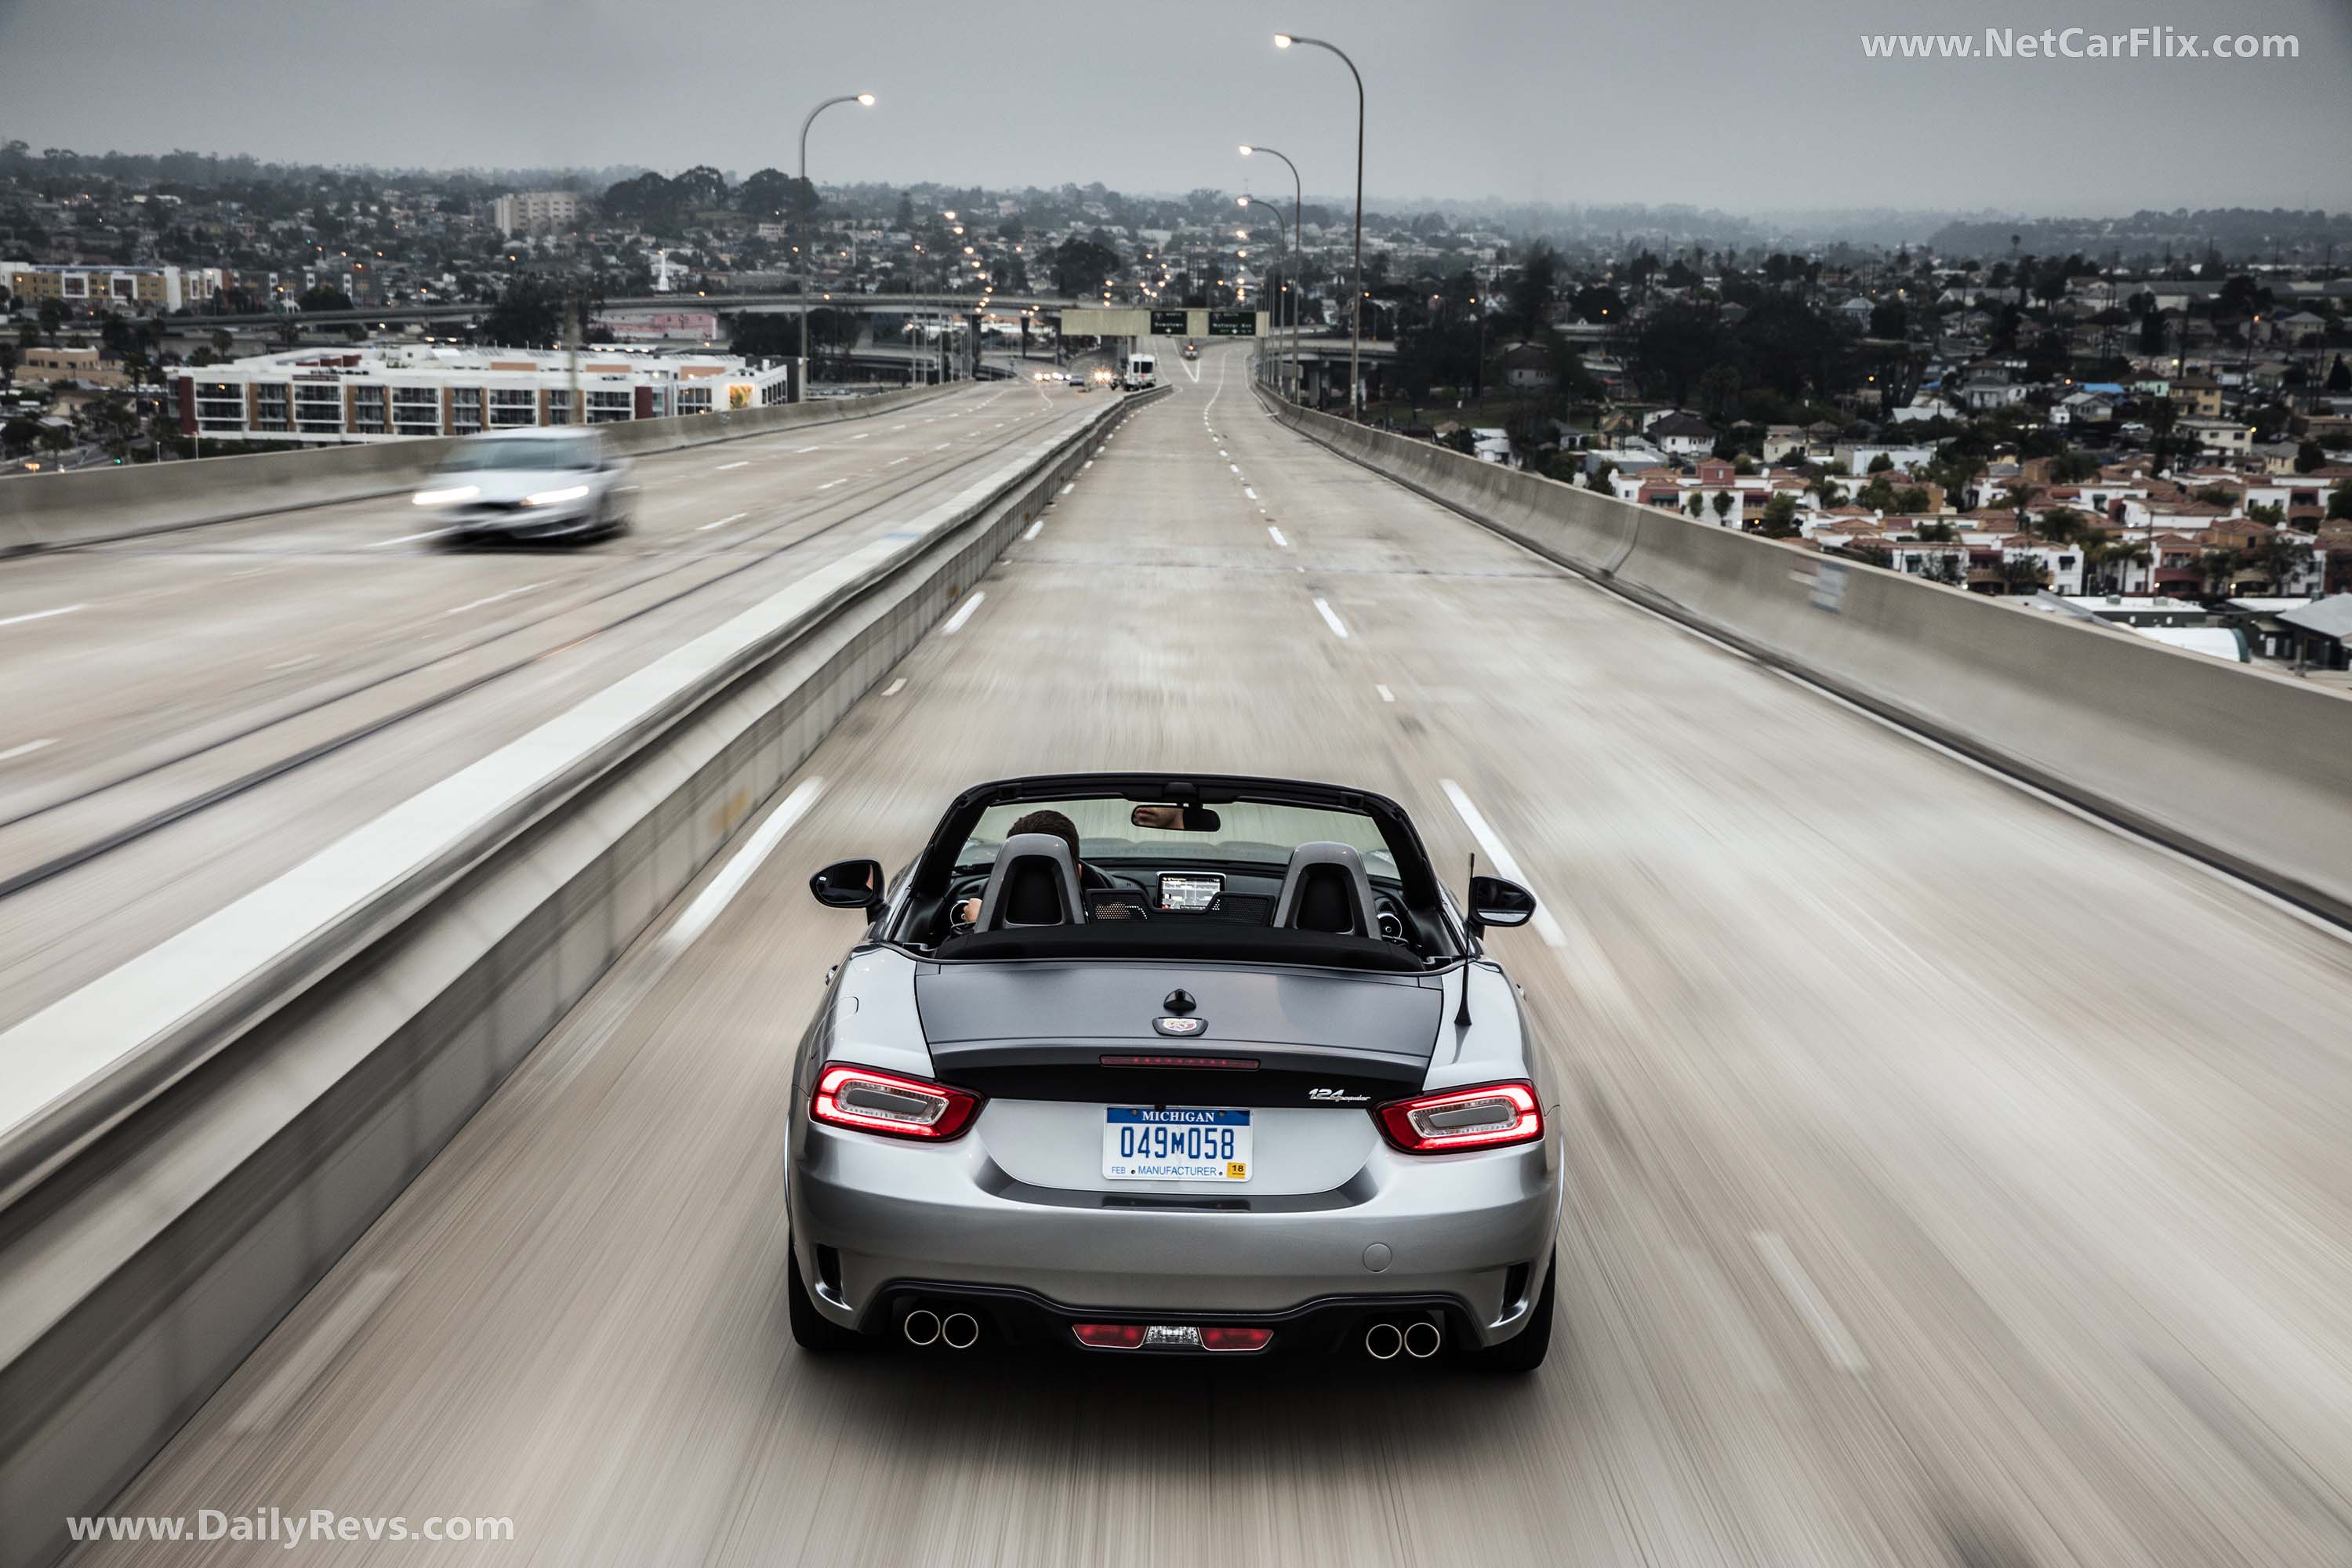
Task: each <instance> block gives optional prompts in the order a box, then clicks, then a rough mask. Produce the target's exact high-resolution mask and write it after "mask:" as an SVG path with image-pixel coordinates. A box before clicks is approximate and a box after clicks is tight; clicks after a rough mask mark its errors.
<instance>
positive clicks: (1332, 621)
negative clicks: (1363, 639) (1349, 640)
mask: <svg viewBox="0 0 2352 1568" xmlns="http://www.w3.org/2000/svg"><path fill="white" fill-rule="evenodd" d="M1315 612H1316V614H1318V615H1319V616H1322V617H1323V624H1324V625H1325V626H1329V627H1330V628H1331V635H1332V636H1333V637H1339V638H1341V639H1343V640H1344V639H1345V638H1346V637H1347V635H1348V623H1347V622H1345V621H1343V620H1341V619H1340V618H1339V611H1337V610H1335V609H1333V608H1332V607H1331V601H1330V600H1328V599H1318V600H1316V601H1315Z"/></svg>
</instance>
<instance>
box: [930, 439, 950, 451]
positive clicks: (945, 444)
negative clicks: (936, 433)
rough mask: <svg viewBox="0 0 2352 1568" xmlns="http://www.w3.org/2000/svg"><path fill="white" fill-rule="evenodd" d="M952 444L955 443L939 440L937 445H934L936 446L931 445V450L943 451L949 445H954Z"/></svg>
mask: <svg viewBox="0 0 2352 1568" xmlns="http://www.w3.org/2000/svg"><path fill="white" fill-rule="evenodd" d="M954 445H955V443H954V442H953V441H942V442H940V444H939V445H938V446H936V447H932V448H931V450H932V451H934V452H944V451H946V450H947V449H948V448H949V447H952V446H954Z"/></svg>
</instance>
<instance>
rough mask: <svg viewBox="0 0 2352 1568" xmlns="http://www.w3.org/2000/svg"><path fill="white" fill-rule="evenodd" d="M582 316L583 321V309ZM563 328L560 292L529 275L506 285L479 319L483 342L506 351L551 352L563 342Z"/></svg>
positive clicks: (555, 286)
mask: <svg viewBox="0 0 2352 1568" xmlns="http://www.w3.org/2000/svg"><path fill="white" fill-rule="evenodd" d="M581 314H582V317H583V320H584V319H585V317H586V316H587V314H588V310H587V309H586V307H585V306H583V309H582V311H581ZM563 329H564V292H563V289H562V288H560V287H559V286H557V285H556V284H554V283H552V282H551V281H549V280H548V279H544V278H540V277H536V276H532V275H529V274H526V275H524V276H523V277H520V278H517V279H514V280H513V281H511V282H509V284H508V285H507V287H506V291H505V292H504V293H502V294H500V295H499V302H498V303H497V304H495V305H493V306H491V307H490V309H489V310H488V313H487V314H485V315H484V316H483V317H482V337H483V339H484V340H485V341H486V342H492V343H497V344H499V345H500V346H502V347H506V348H518V349H551V348H553V347H555V346H556V344H557V343H558V342H561V341H562V337H563Z"/></svg>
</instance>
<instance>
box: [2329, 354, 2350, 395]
mask: <svg viewBox="0 0 2352 1568" xmlns="http://www.w3.org/2000/svg"><path fill="white" fill-rule="evenodd" d="M2327 390H2328V391H2329V392H2331V393H2334V394H2335V395H2336V396H2338V397H2341V396H2342V395H2344V394H2346V393H2347V392H2352V365H2347V364H2346V363H2344V356H2343V355H2342V354H2337V355H2336V363H2334V364H2333V365H2331V366H2329V367H2328V371H2327Z"/></svg>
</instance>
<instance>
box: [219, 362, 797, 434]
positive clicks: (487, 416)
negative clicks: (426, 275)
mask: <svg viewBox="0 0 2352 1568" xmlns="http://www.w3.org/2000/svg"><path fill="white" fill-rule="evenodd" d="M579 385H580V391H581V395H582V401H583V403H584V405H585V408H586V423H588V424H591V425H606V424H614V423H617V422H620V421H624V420H630V419H662V418H667V417H669V416H673V415H685V414H714V413H719V412H723V411H726V410H730V409H743V408H758V407H764V406H766V405H769V404H774V403H788V402H790V401H792V398H793V386H792V377H791V367H790V366H789V365H788V364H786V363H782V362H778V363H774V364H772V365H767V364H762V363H759V362H756V361H746V360H742V359H738V358H735V357H734V356H732V355H726V354H698V353H675V354H673V353H655V352H652V351H649V350H643V349H624V348H615V347H611V346H600V347H598V348H595V349H593V350H587V351H583V353H582V354H581V356H580V375H579ZM174 395H175V398H176V406H177V410H178V413H179V421H180V430H181V433H182V434H184V435H201V436H211V437H217V438H219V439H223V440H234V441H284V442H289V443H294V444H298V445H301V444H307V445H314V446H325V445H336V444H341V443H344V442H366V441H394V440H399V439H402V438H403V437H422V436H472V435H478V434H480V433H481V432H482V431H485V430H504V429H514V428H518V427H522V426H538V425H572V424H578V423H581V422H582V421H581V417H580V416H579V415H578V414H577V413H575V411H574V410H573V408H572V373H571V368H570V364H569V363H568V359H567V356H566V355H565V354H564V353H562V352H560V351H558V352H542V351H538V350H532V349H499V348H489V349H457V348H440V347H430V348H428V347H425V346H423V345H411V344H397V343H385V344H371V345H365V346H354V347H352V348H349V349H329V350H317V349H306V350H296V351H294V352H292V353H278V354H263V355H259V356H257V357H255V358H252V359H241V360H237V361H236V362H234V363H227V364H215V365H206V366H205V367H203V368H202V369H194V370H188V371H184V372H183V373H181V374H180V375H179V377H178V380H177V384H176V386H175V389H174Z"/></svg>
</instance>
